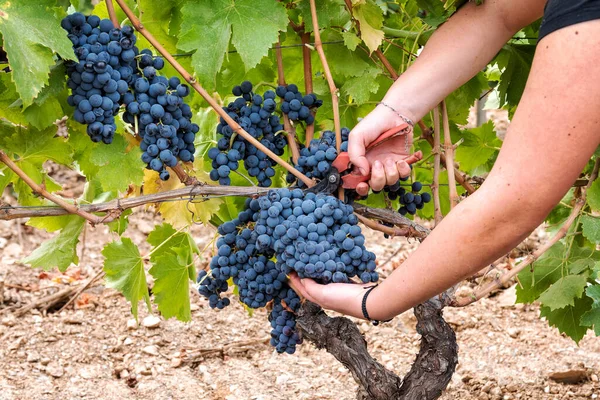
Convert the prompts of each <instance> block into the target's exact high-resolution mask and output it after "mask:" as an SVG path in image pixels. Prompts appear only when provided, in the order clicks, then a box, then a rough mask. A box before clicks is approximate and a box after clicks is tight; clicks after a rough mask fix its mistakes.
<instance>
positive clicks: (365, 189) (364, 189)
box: [356, 182, 369, 196]
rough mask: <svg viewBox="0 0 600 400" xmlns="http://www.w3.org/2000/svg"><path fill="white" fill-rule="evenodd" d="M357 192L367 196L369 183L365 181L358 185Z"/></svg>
mask: <svg viewBox="0 0 600 400" xmlns="http://www.w3.org/2000/svg"><path fill="white" fill-rule="evenodd" d="M356 193H358V194H359V195H361V196H367V195H368V194H369V184H368V183H366V182H363V183H359V184H358V185H356Z"/></svg>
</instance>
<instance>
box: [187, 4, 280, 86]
mask: <svg viewBox="0 0 600 400" xmlns="http://www.w3.org/2000/svg"><path fill="white" fill-rule="evenodd" d="M182 18H183V19H182V23H181V30H180V35H179V42H178V47H179V48H181V49H182V50H185V51H195V53H194V55H193V56H192V65H193V66H194V69H195V71H196V73H197V74H198V76H199V77H200V81H202V82H206V83H210V84H211V86H213V85H214V83H215V76H216V74H217V72H218V71H219V70H220V69H221V66H222V65H223V57H224V55H225V52H226V51H227V50H228V44H229V37H230V35H231V42H232V43H233V45H234V46H235V48H236V50H237V52H238V54H239V55H240V57H241V59H242V61H243V62H244V65H245V66H246V69H250V68H252V67H254V66H255V65H257V64H258V63H259V62H260V61H261V59H262V58H263V57H264V56H266V55H267V54H268V53H269V49H270V48H271V47H272V45H273V43H275V42H276V41H277V40H278V37H279V31H285V30H286V29H287V24H288V19H287V13H286V11H285V8H284V6H283V5H282V4H281V3H280V2H278V1H276V0H238V1H236V2H235V3H233V2H231V1H229V0H209V1H206V2H202V3H201V4H197V3H188V4H186V5H185V6H184V7H183V9H182ZM249 26H252V35H248V27H249Z"/></svg>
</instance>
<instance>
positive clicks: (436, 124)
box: [431, 105, 444, 226]
mask: <svg viewBox="0 0 600 400" xmlns="http://www.w3.org/2000/svg"><path fill="white" fill-rule="evenodd" d="M431 147H432V151H431V152H432V153H433V154H434V158H433V184H432V185H431V193H432V194H433V213H434V221H435V226H438V225H439V224H440V222H442V218H444V216H443V215H442V208H441V205H440V169H441V166H440V161H441V156H442V154H441V153H442V151H441V148H440V106H439V105H438V106H435V108H434V109H433V144H432V146H431Z"/></svg>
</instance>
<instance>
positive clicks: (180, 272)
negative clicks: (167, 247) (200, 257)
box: [149, 248, 196, 322]
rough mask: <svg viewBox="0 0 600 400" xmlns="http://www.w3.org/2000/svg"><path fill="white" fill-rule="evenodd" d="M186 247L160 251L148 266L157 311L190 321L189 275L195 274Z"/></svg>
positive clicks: (166, 316)
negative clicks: (152, 282) (158, 255)
mask: <svg viewBox="0 0 600 400" xmlns="http://www.w3.org/2000/svg"><path fill="white" fill-rule="evenodd" d="M188 254H189V249H188V248H174V249H172V252H168V253H162V254H161V256H160V257H157V258H156V262H154V263H153V265H152V268H150V271H149V272H150V274H151V275H152V277H154V287H153V288H152V292H153V293H154V301H155V302H156V304H157V305H158V311H160V313H161V314H162V315H163V316H164V317H165V318H167V319H168V318H171V317H176V318H177V319H178V320H180V321H186V322H187V321H190V320H191V319H192V313H191V310H190V277H194V276H195V274H196V271H195V268H194V264H193V263H190V262H189V260H188V257H187V255H188Z"/></svg>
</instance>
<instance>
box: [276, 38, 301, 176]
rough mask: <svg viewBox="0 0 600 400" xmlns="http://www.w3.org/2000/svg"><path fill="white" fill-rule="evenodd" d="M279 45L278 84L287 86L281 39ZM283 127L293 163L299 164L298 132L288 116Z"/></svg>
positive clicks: (277, 57) (277, 56)
mask: <svg viewBox="0 0 600 400" xmlns="http://www.w3.org/2000/svg"><path fill="white" fill-rule="evenodd" d="M278 43H279V46H278V47H277V50H275V58H276V59H277V83H278V84H279V86H286V83H285V73H284V70H283V54H282V53H281V39H279V41H278ZM281 102H283V99H281ZM283 126H284V128H285V132H286V136H287V142H288V146H290V151H291V152H292V161H294V164H298V159H299V158H300V150H298V143H297V142H296V135H295V133H296V130H295V129H294V127H293V126H292V124H291V123H290V119H289V117H288V116H287V114H283Z"/></svg>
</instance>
